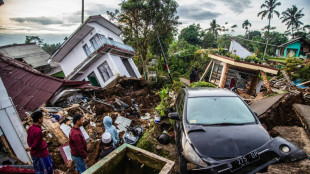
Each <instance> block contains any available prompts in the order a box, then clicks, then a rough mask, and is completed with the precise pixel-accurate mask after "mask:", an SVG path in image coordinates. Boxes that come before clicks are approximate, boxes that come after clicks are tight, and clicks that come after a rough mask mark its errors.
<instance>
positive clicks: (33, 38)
mask: <svg viewBox="0 0 310 174" xmlns="http://www.w3.org/2000/svg"><path fill="white" fill-rule="evenodd" d="M33 42H35V43H36V44H37V45H39V46H42V44H43V39H41V38H40V37H39V36H26V40H25V44H29V43H33Z"/></svg>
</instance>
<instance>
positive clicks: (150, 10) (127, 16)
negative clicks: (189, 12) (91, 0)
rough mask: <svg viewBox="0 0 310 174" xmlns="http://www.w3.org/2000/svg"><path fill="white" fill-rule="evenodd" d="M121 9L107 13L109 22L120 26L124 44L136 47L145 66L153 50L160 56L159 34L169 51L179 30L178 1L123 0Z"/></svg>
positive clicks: (165, 48)
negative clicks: (149, 52)
mask: <svg viewBox="0 0 310 174" xmlns="http://www.w3.org/2000/svg"><path fill="white" fill-rule="evenodd" d="M120 6H121V9H120V11H119V10H115V12H114V13H113V12H109V11H108V12H107V14H108V16H109V17H110V20H112V21H114V22H116V23H118V24H119V27H120V28H121V29H122V30H123V37H124V41H125V43H127V44H128V45H131V46H133V47H134V49H135V51H136V52H137V55H139V56H140V57H141V60H142V64H143V65H144V66H143V67H145V65H146V63H147V62H148V60H147V56H146V55H147V52H148V50H149V48H150V47H151V50H152V51H153V52H154V54H157V55H160V54H161V51H160V47H159V44H158V42H156V39H155V38H156V33H157V34H158V35H159V37H160V39H161V41H162V44H163V47H164V50H165V51H166V50H167V48H168V45H169V43H170V41H171V40H170V41H169V39H172V36H173V34H174V33H175V32H176V31H177V28H176V27H177V25H178V24H179V22H178V16H177V15H176V13H177V7H178V3H177V2H176V1H175V0H145V1H136V0H123V1H122V2H121V3H120Z"/></svg>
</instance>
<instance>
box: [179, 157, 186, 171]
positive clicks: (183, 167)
mask: <svg viewBox="0 0 310 174" xmlns="http://www.w3.org/2000/svg"><path fill="white" fill-rule="evenodd" d="M179 173H180V174H187V160H186V159H185V157H184V156H183V155H181V154H180V155H179Z"/></svg>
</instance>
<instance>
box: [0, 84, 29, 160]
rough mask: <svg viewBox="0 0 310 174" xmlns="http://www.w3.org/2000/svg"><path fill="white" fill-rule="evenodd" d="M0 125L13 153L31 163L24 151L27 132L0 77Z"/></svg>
mask: <svg viewBox="0 0 310 174" xmlns="http://www.w3.org/2000/svg"><path fill="white" fill-rule="evenodd" d="M0 96H1V99H0V120H1V121H0V127H1V129H2V131H3V133H4V135H5V137H6V138H7V140H8V143H9V144H10V146H11V148H12V150H13V151H14V153H15V154H14V155H16V157H17V158H19V159H20V160H21V161H23V162H25V163H31V159H30V156H29V155H28V154H27V152H26V151H25V148H26V146H27V133H26V130H25V129H24V127H23V125H22V123H21V120H20V118H19V116H18V113H17V112H16V110H15V108H14V105H13V102H12V100H11V99H10V98H9V96H8V94H7V91H6V89H5V87H4V84H3V82H2V80H1V78H0Z"/></svg>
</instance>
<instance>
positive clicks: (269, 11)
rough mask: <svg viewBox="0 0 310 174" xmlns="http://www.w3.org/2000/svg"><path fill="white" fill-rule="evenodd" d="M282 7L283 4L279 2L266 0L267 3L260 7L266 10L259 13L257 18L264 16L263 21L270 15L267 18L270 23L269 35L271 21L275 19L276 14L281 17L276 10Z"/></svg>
mask: <svg viewBox="0 0 310 174" xmlns="http://www.w3.org/2000/svg"><path fill="white" fill-rule="evenodd" d="M280 5H281V2H277V0H265V3H264V4H262V5H261V6H260V8H266V10H263V11H261V12H259V13H258V14H257V16H260V15H262V19H263V18H264V17H265V16H266V15H268V16H267V18H268V21H269V22H268V33H269V29H270V21H271V18H273V13H275V14H276V15H277V16H278V17H279V16H280V13H279V12H278V11H276V10H275V8H276V7H277V6H280Z"/></svg>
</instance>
